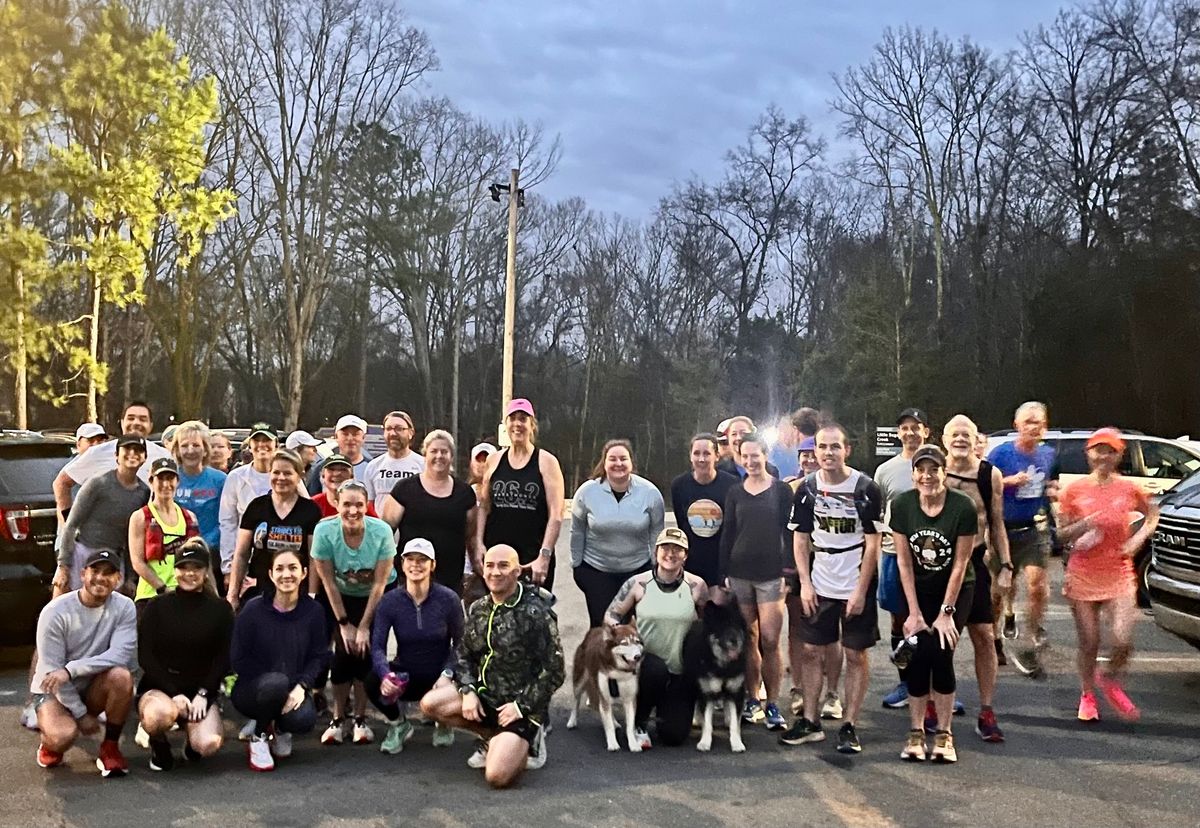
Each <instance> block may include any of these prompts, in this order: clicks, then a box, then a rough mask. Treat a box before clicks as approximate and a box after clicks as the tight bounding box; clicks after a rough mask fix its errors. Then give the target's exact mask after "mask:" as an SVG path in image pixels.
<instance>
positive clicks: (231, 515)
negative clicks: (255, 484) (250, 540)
mask: <svg viewBox="0 0 1200 828" xmlns="http://www.w3.org/2000/svg"><path fill="white" fill-rule="evenodd" d="M240 479H241V478H240V476H239V477H238V478H234V477H233V476H232V475H231V476H230V477H227V478H225V485H224V486H223V487H222V488H221V508H220V511H219V512H218V516H217V525H218V526H220V528H221V571H222V572H224V573H226V574H228V573H229V569H230V567H231V566H232V564H233V550H234V548H235V547H236V546H237V533H238V521H239V520H240V519H241V515H239V514H238V508H237V500H238V497H237V489H238V482H239V481H240Z"/></svg>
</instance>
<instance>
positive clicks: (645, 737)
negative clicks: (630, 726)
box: [633, 727, 654, 750]
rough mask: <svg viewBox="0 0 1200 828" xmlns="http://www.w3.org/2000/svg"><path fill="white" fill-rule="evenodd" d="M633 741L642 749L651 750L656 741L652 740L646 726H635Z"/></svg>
mask: <svg viewBox="0 0 1200 828" xmlns="http://www.w3.org/2000/svg"><path fill="white" fill-rule="evenodd" d="M633 741H634V743H635V744H636V745H637V746H638V747H640V748H641V749H642V750H650V748H652V747H654V743H653V742H651V741H650V734H649V733H647V732H646V728H644V727H638V728H634V731H633Z"/></svg>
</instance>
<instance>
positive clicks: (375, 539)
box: [312, 517, 396, 597]
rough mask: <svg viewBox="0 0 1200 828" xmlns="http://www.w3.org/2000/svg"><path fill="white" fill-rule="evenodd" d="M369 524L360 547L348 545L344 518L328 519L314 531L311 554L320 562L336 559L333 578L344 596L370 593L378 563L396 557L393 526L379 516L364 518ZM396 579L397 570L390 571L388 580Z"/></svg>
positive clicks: (361, 595) (334, 560)
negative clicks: (344, 532) (344, 533)
mask: <svg viewBox="0 0 1200 828" xmlns="http://www.w3.org/2000/svg"><path fill="white" fill-rule="evenodd" d="M363 520H364V521H365V524H366V528H365V531H364V532H363V539H362V543H361V544H359V546H358V549H351V548H350V547H349V546H347V545H346V540H345V538H344V537H343V536H342V519H341V518H338V517H331V518H326V519H325V520H323V521H321V522H320V523H318V524H317V529H316V531H315V532H313V539H312V556H313V558H315V559H317V560H320V561H333V577H334V580H335V581H336V582H337V588H338V592H340V593H342V595H356V596H359V597H364V596H367V595H370V594H371V585H372V584H373V583H374V582H375V565H376V564H378V563H379V562H380V561H382V560H391V559H393V558H395V557H396V539H395V537H393V535H392V527H390V526H388V525H387V524H386V523H384V522H383V521H382V520H380V519H379V518H373V517H367V518H363ZM394 580H396V570H395V568H393V569H392V570H391V572H390V573H388V580H387V582H388V583H389V584H390V583H391V582H392V581H394Z"/></svg>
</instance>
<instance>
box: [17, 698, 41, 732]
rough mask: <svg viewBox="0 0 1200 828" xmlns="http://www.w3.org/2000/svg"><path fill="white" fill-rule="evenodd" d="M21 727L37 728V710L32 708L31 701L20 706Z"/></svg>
mask: <svg viewBox="0 0 1200 828" xmlns="http://www.w3.org/2000/svg"><path fill="white" fill-rule="evenodd" d="M21 727H23V728H25V729H26V730H34V731H36V730H38V729H39V728H38V723H37V711H36V710H35V709H34V708H33V702H30V703H29V704H27V705H25V706H24V707H23V708H21Z"/></svg>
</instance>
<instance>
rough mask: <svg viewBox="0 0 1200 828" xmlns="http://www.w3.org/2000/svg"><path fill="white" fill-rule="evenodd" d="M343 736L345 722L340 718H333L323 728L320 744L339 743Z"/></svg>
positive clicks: (344, 735)
mask: <svg viewBox="0 0 1200 828" xmlns="http://www.w3.org/2000/svg"><path fill="white" fill-rule="evenodd" d="M345 738H346V722H345V721H344V720H341V719H334V720H333V721H332V722H330V723H329V727H327V728H325V732H324V733H322V734H321V744H323V745H340V744H341V743H342V742H343V741H344V740H345Z"/></svg>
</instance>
